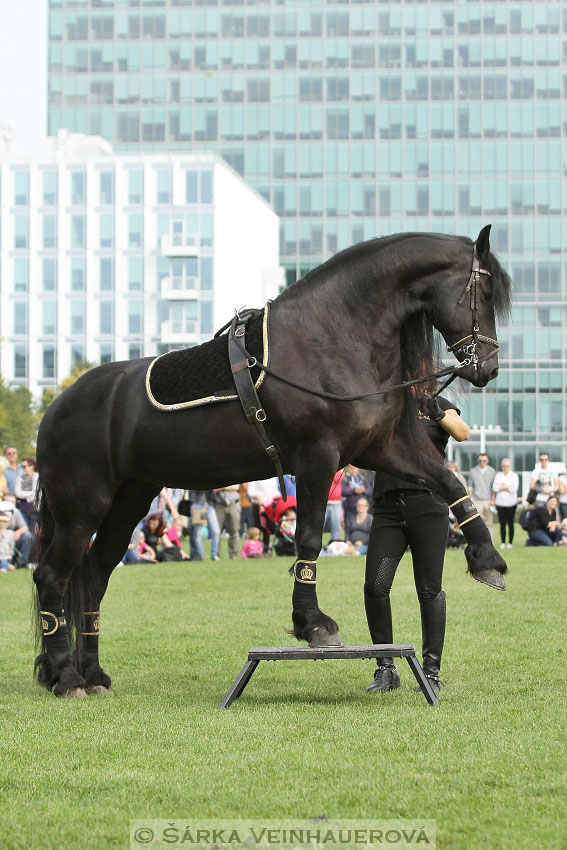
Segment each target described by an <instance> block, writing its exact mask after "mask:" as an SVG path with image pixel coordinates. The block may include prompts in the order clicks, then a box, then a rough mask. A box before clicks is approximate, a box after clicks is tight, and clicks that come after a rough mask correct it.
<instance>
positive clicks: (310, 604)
mask: <svg viewBox="0 0 567 850" xmlns="http://www.w3.org/2000/svg"><path fill="white" fill-rule="evenodd" d="M293 574H294V576H295V581H294V583H293V595H292V597H291V601H292V604H293V608H294V610H295V609H297V608H303V609H306V608H317V562H316V561H296V562H295V564H294V573H293Z"/></svg>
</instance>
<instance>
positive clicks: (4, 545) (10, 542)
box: [0, 513, 16, 573]
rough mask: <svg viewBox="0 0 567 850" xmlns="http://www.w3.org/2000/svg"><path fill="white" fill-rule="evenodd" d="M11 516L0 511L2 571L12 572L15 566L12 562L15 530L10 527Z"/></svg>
mask: <svg viewBox="0 0 567 850" xmlns="http://www.w3.org/2000/svg"><path fill="white" fill-rule="evenodd" d="M9 522H10V517H9V516H8V514H7V513H0V573H7V572H12V571H13V570H15V569H16V568H15V566H14V565H13V563H12V558H13V557H14V551H15V546H14V532H13V531H10V530H9V528H8V523H9Z"/></svg>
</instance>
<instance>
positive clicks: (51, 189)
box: [43, 171, 57, 207]
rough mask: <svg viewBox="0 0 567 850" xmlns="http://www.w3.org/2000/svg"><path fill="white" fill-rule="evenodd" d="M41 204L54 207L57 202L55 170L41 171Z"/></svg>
mask: <svg viewBox="0 0 567 850" xmlns="http://www.w3.org/2000/svg"><path fill="white" fill-rule="evenodd" d="M43 204H44V206H46V207H54V206H55V205H56V204H57V172H56V171H44V172H43Z"/></svg>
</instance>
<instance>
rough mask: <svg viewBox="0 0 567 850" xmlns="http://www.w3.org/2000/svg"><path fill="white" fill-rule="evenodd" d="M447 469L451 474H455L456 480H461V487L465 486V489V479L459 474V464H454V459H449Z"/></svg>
mask: <svg viewBox="0 0 567 850" xmlns="http://www.w3.org/2000/svg"><path fill="white" fill-rule="evenodd" d="M447 469H448V470H449V471H450V472H452V473H453V475H454V476H455V478H458V480H459V481H460V482H461V484H462V485H463V487H464V488H465V490H466V489H467V482H466V481H465V478H464V476H463V475H461V473H460V472H459V466H458V464H456V463H455V462H454V461H452V460H450V461H449V463H448V464H447Z"/></svg>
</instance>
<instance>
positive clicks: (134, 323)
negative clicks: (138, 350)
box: [128, 301, 143, 356]
mask: <svg viewBox="0 0 567 850" xmlns="http://www.w3.org/2000/svg"><path fill="white" fill-rule="evenodd" d="M142 308H143V302H142V301H129V302H128V333H129V334H141V333H142ZM138 356H139V355H138Z"/></svg>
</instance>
